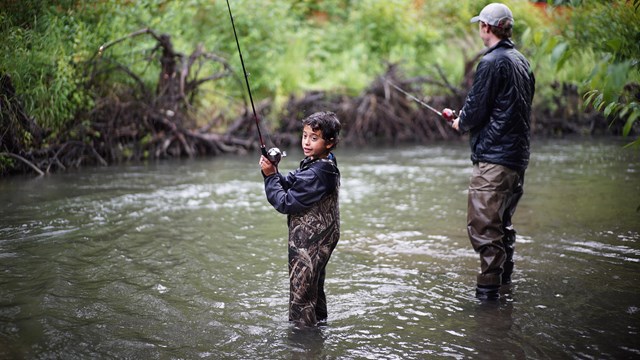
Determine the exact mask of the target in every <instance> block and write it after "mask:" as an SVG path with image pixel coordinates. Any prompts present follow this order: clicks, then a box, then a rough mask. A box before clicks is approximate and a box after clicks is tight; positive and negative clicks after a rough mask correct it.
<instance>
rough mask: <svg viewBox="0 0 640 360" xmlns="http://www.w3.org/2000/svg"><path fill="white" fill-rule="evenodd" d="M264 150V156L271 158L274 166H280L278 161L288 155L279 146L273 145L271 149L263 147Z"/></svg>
mask: <svg viewBox="0 0 640 360" xmlns="http://www.w3.org/2000/svg"><path fill="white" fill-rule="evenodd" d="M262 151H263V155H264V157H266V158H267V159H269V161H271V163H272V164H273V166H278V163H280V160H282V158H283V157H285V156H287V152H286V151H280V149H278V148H277V147H272V148H271V149H269V150H265V149H264V148H262Z"/></svg>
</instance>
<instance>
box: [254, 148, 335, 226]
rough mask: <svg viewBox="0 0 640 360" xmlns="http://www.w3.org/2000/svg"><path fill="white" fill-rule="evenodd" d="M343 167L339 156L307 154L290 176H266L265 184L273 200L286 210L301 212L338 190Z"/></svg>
mask: <svg viewBox="0 0 640 360" xmlns="http://www.w3.org/2000/svg"><path fill="white" fill-rule="evenodd" d="M339 185H340V170H338V164H337V160H336V158H335V156H333V154H330V155H329V157H328V158H327V159H310V158H308V157H307V158H304V159H303V160H302V161H301V162H300V167H299V168H298V169H296V170H295V171H292V172H290V173H289V174H288V175H287V176H284V175H282V174H280V173H276V174H273V175H271V176H266V177H265V178H264V188H265V192H266V194H267V200H268V201H269V203H270V204H271V205H272V206H273V207H274V208H275V209H276V210H277V211H278V212H280V213H282V214H289V215H291V214H297V213H300V212H303V211H305V210H307V209H309V208H310V207H311V206H313V204H315V203H316V202H318V201H320V199H322V198H323V197H324V196H325V195H327V194H330V193H332V192H334V191H337V190H338V186H339Z"/></svg>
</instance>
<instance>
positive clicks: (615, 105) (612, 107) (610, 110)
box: [604, 102, 618, 117]
mask: <svg viewBox="0 0 640 360" xmlns="http://www.w3.org/2000/svg"><path fill="white" fill-rule="evenodd" d="M617 108H618V103H616V102H611V103H609V105H607V107H606V108H605V109H604V116H606V117H609V116H611V114H615V113H616V110H617Z"/></svg>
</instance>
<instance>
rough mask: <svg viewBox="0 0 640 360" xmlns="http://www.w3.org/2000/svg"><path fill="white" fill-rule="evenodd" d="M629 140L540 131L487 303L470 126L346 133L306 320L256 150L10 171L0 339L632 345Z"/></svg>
mask: <svg viewBox="0 0 640 360" xmlns="http://www.w3.org/2000/svg"><path fill="white" fill-rule="evenodd" d="M622 145H623V142H619V141H614V140H581V141H570V140H554V141H545V142H542V141H541V142H536V143H534V144H533V155H532V162H531V165H530V168H529V170H528V172H527V177H526V183H525V195H524V198H523V200H522V201H521V203H520V206H519V208H518V211H517V213H516V216H515V219H514V223H515V225H516V229H517V230H518V238H517V242H516V257H515V261H516V270H515V273H514V283H513V285H512V286H511V287H510V288H504V289H503V291H502V292H503V294H502V295H503V297H502V300H501V301H499V302H496V303H481V302H478V301H477V300H475V298H474V297H473V295H474V286H475V283H474V281H475V274H476V272H477V270H478V259H477V255H476V254H475V253H474V252H473V251H472V249H471V246H470V245H469V241H468V239H467V237H466V232H465V222H466V187H467V183H468V178H469V175H470V172H471V166H470V163H469V160H468V157H469V152H468V149H467V146H466V144H463V143H456V144H438V145H426V146H410V147H400V148H369V149H348V148H341V149H339V150H338V151H337V153H336V154H337V156H338V161H339V165H340V168H341V171H342V176H343V179H342V188H341V198H340V199H341V215H342V236H341V240H340V242H339V244H338V247H337V249H336V251H335V252H334V255H333V257H332V259H331V261H330V263H329V266H328V269H327V284H326V288H327V289H326V290H327V298H328V299H327V300H328V303H329V322H328V324H327V325H326V326H323V327H320V328H317V329H312V330H296V329H294V328H292V327H291V326H290V325H289V323H288V321H287V301H288V277H287V259H286V257H287V240H286V238H287V228H286V223H285V222H286V218H285V216H283V215H280V214H278V213H276V212H275V210H273V209H272V208H271V207H270V206H269V205H268V203H267V201H266V199H265V197H264V190H263V187H262V178H261V176H260V174H259V171H258V165H257V162H258V157H257V155H251V156H238V157H236V156H228V157H223V158H215V159H208V160H198V161H178V162H176V161H174V162H161V163H157V164H149V165H144V166H119V167H118V166H116V167H108V168H95V169H83V170H81V171H78V172H68V173H63V174H57V175H54V176H47V177H43V178H31V177H19V178H9V179H0V219H1V220H0V221H1V225H0V358H2V359H5V358H8V359H14V358H15V359H21V358H65V359H86V358H162V359H171V358H176V359H178V358H180V359H184V358H187V359H193V358H204V359H219V358H251V359H308V358H323V359H424V358H431V357H434V358H435V357H445V356H446V357H451V358H458V359H463V358H492V359H494V358H515V359H521V358H598V359H602V358H604V359H607V358H611V359H614V358H638V357H640V343H639V342H638V339H639V338H640V335H639V334H638V332H639V331H640V329H639V327H640V312H639V310H640V296H639V295H640V285H639V283H640V282H639V281H640V264H639V262H640V235H639V231H640V225H639V224H640V212H638V211H637V208H638V207H639V206H640V156H639V152H638V150H627V149H623V148H622ZM289 152H290V156H289V157H287V158H285V159H284V160H283V162H282V163H281V165H280V168H281V170H282V171H283V172H288V171H290V170H293V169H294V168H295V167H296V166H297V163H298V161H299V160H300V157H301V154H300V153H299V152H297V151H296V150H295V149H294V150H290V151H289Z"/></svg>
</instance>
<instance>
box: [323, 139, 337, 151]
mask: <svg viewBox="0 0 640 360" xmlns="http://www.w3.org/2000/svg"><path fill="white" fill-rule="evenodd" d="M334 140H335V139H334V138H331V139H329V141H326V142H325V145H324V147H325V148H327V150H330V149H331V148H333V147H334V146H335V145H336V143H335V141H334Z"/></svg>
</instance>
